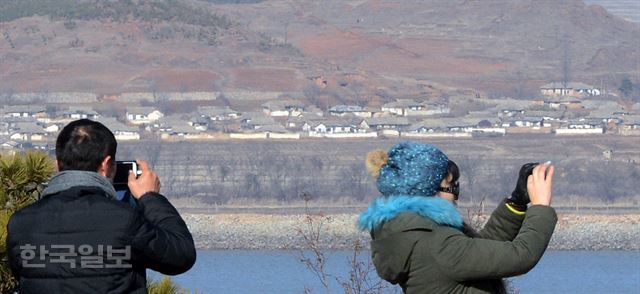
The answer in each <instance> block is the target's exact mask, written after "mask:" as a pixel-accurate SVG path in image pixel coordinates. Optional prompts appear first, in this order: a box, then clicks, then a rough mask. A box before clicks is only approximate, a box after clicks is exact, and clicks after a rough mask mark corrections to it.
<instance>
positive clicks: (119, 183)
mask: <svg viewBox="0 0 640 294" xmlns="http://www.w3.org/2000/svg"><path fill="white" fill-rule="evenodd" d="M129 171H133V173H134V174H135V175H136V177H138V176H139V175H140V174H141V173H142V171H141V170H140V169H139V168H138V163H136V162H135V161H116V176H115V178H114V179H113V187H114V188H115V189H116V199H117V200H118V201H122V202H125V203H129V204H130V205H131V206H133V207H135V206H136V205H137V203H136V200H135V197H133V195H131V191H130V190H129V184H128V183H129Z"/></svg>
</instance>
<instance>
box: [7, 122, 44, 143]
mask: <svg viewBox="0 0 640 294" xmlns="http://www.w3.org/2000/svg"><path fill="white" fill-rule="evenodd" d="M10 134H11V135H10V136H9V138H10V139H11V140H16V141H44V140H46V139H47V131H46V130H45V129H44V128H43V127H42V126H40V125H38V124H36V123H34V122H20V123H15V124H13V125H12V126H11V131H10Z"/></svg>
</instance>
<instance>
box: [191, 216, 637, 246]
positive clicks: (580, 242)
mask: <svg viewBox="0 0 640 294" xmlns="http://www.w3.org/2000/svg"><path fill="white" fill-rule="evenodd" d="M183 217H184V219H185V221H186V223H187V225H188V226H189V228H190V229H191V232H192V233H193V236H194V239H195V242H196V246H197V247H198V248H199V249H205V250H206V249H298V248H303V249H304V248H310V247H311V246H316V245H317V246H319V248H324V249H346V250H348V249H353V247H354V244H355V243H356V242H360V244H363V245H364V246H365V248H367V247H368V244H369V240H370V238H369V236H368V234H367V233H363V232H358V230H357V229H356V227H355V223H356V218H357V215H356V214H328V215H324V214H313V215H305V214H294V215H291V214H289V215H283V214H249V213H239V214H195V213H186V214H183ZM485 218H486V217H484V218H481V220H480V221H484V220H485ZM639 236H640V214H616V215H604V214H560V215H558V224H557V226H556V230H555V232H554V235H553V238H552V239H551V243H550V245H549V249H551V250H640V237H639ZM305 237H306V238H305Z"/></svg>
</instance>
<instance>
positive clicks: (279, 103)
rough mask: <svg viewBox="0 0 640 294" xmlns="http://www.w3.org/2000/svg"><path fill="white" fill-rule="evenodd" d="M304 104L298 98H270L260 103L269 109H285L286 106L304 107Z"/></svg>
mask: <svg viewBox="0 0 640 294" xmlns="http://www.w3.org/2000/svg"><path fill="white" fill-rule="evenodd" d="M305 106H306V105H305V104H304V103H302V102H301V101H298V100H272V101H268V102H266V103H264V104H262V107H264V108H267V109H270V110H285V109H287V108H304V107H305Z"/></svg>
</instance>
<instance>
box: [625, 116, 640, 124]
mask: <svg viewBox="0 0 640 294" xmlns="http://www.w3.org/2000/svg"><path fill="white" fill-rule="evenodd" d="M622 123H623V124H625V125H640V115H625V116H624V117H623V118H622Z"/></svg>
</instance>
